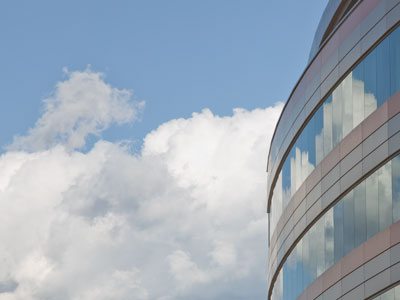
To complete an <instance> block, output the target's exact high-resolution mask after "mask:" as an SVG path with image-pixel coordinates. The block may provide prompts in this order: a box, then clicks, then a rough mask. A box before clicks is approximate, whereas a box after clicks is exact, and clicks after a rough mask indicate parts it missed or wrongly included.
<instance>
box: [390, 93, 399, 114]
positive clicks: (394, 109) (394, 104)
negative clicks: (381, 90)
mask: <svg viewBox="0 0 400 300" xmlns="http://www.w3.org/2000/svg"><path fill="white" fill-rule="evenodd" d="M398 113H400V91H399V92H397V93H396V94H394V95H393V96H392V97H391V98H390V99H389V101H388V114H389V119H390V118H392V117H394V116H395V115H397V114H398Z"/></svg>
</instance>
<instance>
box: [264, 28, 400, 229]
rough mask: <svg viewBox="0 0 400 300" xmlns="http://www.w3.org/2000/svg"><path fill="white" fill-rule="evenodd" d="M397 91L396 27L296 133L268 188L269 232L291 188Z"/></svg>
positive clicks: (399, 43) (399, 50) (399, 33)
mask: <svg viewBox="0 0 400 300" xmlns="http://www.w3.org/2000/svg"><path fill="white" fill-rule="evenodd" d="M399 90H400V28H397V29H396V30H394V31H393V32H392V33H391V34H390V35H389V36H387V37H386V38H385V39H384V40H383V41H382V42H381V43H380V44H379V45H378V46H377V47H375V49H374V50H373V51H372V52H371V53H370V54H369V55H368V56H366V57H365V58H364V59H363V60H362V61H361V62H360V63H359V64H358V65H357V66H356V67H355V68H354V69H353V70H352V71H351V72H350V73H349V74H348V75H347V76H346V77H345V78H344V79H343V80H342V82H341V83H340V84H339V86H337V87H336V88H335V90H334V91H333V92H332V93H331V94H330V95H329V96H328V97H327V98H326V99H325V101H324V102H323V103H322V105H321V106H320V107H319V109H318V110H317V111H316V112H315V113H314V115H313V116H312V118H311V119H310V121H309V122H308V123H307V125H306V126H305V128H304V129H303V131H302V132H301V134H300V135H299V137H298V138H297V140H296V142H295V144H294V145H293V147H292V148H291V150H290V152H289V154H288V156H287V157H286V159H285V162H284V163H283V166H282V169H281V170H280V173H279V175H278V179H277V182H276V185H275V188H274V191H273V196H272V206H271V213H270V214H269V217H270V232H271V233H273V232H274V230H275V227H276V224H277V222H278V220H279V218H280V216H281V215H282V212H283V210H284V209H285V207H286V206H287V204H288V202H289V201H290V199H291V198H292V196H293V195H294V193H295V192H296V191H297V190H298V188H299V187H300V186H301V184H302V183H303V182H304V180H305V179H306V178H307V177H308V175H310V173H311V172H312V171H313V170H314V168H315V167H316V166H317V165H318V164H319V163H320V162H321V161H322V159H323V158H324V157H326V155H327V154H328V153H329V152H331V151H332V149H333V148H335V147H336V146H337V145H338V144H339V143H340V141H341V140H342V139H343V138H344V137H346V136H347V135H348V134H349V133H350V132H351V131H352V130H353V129H354V128H355V127H356V126H357V125H359V124H360V123H361V122H362V121H363V120H364V119H365V118H367V117H368V116H369V115H370V114H371V113H372V112H374V111H375V110H376V109H377V108H378V107H379V106H381V105H382V104H383V103H384V102H385V101H387V100H388V99H389V98H390V97H391V96H392V95H394V94H395V93H396V92H397V91H399ZM371 180H372V179H371ZM368 205H372V207H371V209H372V208H373V206H374V205H375V204H374V203H369V202H368ZM368 208H369V206H368V207H367V210H368ZM368 213H372V212H370V211H369V210H368ZM378 225H379V224H378ZM371 226H372V227H371V228H369V229H368V232H367V234H368V236H369V234H373V232H374V230H375V231H376V225H371Z"/></svg>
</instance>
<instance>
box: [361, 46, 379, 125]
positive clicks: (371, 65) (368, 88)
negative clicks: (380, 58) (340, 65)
mask: <svg viewBox="0 0 400 300" xmlns="http://www.w3.org/2000/svg"><path fill="white" fill-rule="evenodd" d="M364 92H365V95H364V118H366V117H368V116H369V115H370V114H371V113H372V112H374V111H375V110H376V108H377V107H378V102H377V100H376V51H372V52H371V53H370V54H369V55H368V56H367V57H366V58H365V59H364Z"/></svg>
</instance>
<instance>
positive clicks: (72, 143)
mask: <svg viewBox="0 0 400 300" xmlns="http://www.w3.org/2000/svg"><path fill="white" fill-rule="evenodd" d="M65 74H66V76H67V80H65V81H62V82H58V83H57V85H56V89H55V91H54V93H53V95H52V97H50V98H48V99H45V100H44V101H43V104H44V112H43V115H42V117H41V118H40V119H39V120H38V121H37V122H36V124H35V126H34V127H33V128H31V129H30V130H29V132H28V135H27V136H19V137H15V138H14V142H13V143H12V144H11V145H10V146H9V147H8V148H9V149H11V150H13V149H22V150H28V151H37V150H43V149H48V148H49V147H52V146H55V145H56V144H63V145H65V146H66V147H69V148H71V149H76V148H82V147H83V146H84V145H85V139H86V137H87V136H88V135H89V134H93V135H96V136H99V135H100V133H101V132H102V131H104V130H105V129H107V128H108V127H109V126H110V124H112V123H117V124H119V125H121V124H124V123H129V122H132V121H134V120H135V119H136V118H137V115H138V113H140V111H141V109H142V108H143V106H144V102H137V103H135V102H130V101H129V100H130V98H131V92H130V91H128V90H120V89H117V88H113V87H111V86H110V85H109V84H107V83H105V82H104V80H103V77H104V76H103V74H102V73H96V72H93V71H91V70H90V69H89V68H88V69H86V70H85V71H76V72H69V71H68V70H66V69H65Z"/></svg>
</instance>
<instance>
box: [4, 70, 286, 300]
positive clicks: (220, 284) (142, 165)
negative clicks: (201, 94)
mask: <svg viewBox="0 0 400 300" xmlns="http://www.w3.org/2000/svg"><path fill="white" fill-rule="evenodd" d="M44 103H45V104H44V107H45V109H44V112H43V115H42V117H41V118H40V119H39V120H38V121H37V123H36V125H35V127H34V128H32V129H30V130H29V131H28V133H27V135H25V136H22V137H17V138H16V139H15V140H14V143H13V145H12V147H10V150H8V152H6V153H4V154H3V155H1V156H0V214H1V216H0V240H1V241H2V243H0V261H1V268H0V300H3V299H7V300H14V299H15V300H17V299H24V300H25V299H28V300H29V299H32V300H36V299H38V300H39V299H40V300H41V299H60V300H63V299H85V300H86V299H96V300H102V299H104V300H106V299H117V300H118V299H159V300H167V299H264V298H265V296H266V286H265V282H266V263H267V262H266V254H267V220H266V213H265V208H266V203H265V201H266V173H265V162H266V155H267V151H268V147H269V144H268V143H269V141H270V139H271V136H272V133H273V128H274V126H275V123H276V121H277V119H278V116H279V114H280V111H281V109H282V105H281V104H278V105H276V106H275V107H269V108H265V109H255V110H252V111H248V110H244V109H235V110H234V112H233V115H232V116H228V117H219V116H217V115H214V114H213V113H212V112H211V111H210V110H207V109H205V110H203V111H202V112H200V113H194V114H193V115H192V117H190V118H187V119H177V120H171V121H169V122H167V123H164V124H162V125H161V126H160V127H159V128H158V129H156V130H154V131H153V132H151V133H149V134H148V135H147V136H146V138H145V139H144V142H143V148H142V150H141V152H140V153H132V152H130V150H129V147H127V146H126V145H125V144H119V143H111V142H108V141H104V140H101V139H100V140H99V141H98V142H97V143H96V144H95V145H94V146H93V147H92V148H91V149H89V150H88V151H87V152H85V153H82V152H80V151H78V149H79V148H81V147H83V146H84V145H85V137H86V136H87V135H88V134H95V135H99V136H100V134H101V132H102V131H103V130H105V129H106V128H107V127H109V126H110V124H111V123H113V122H115V123H118V124H122V123H125V122H131V121H133V120H135V118H136V116H137V113H138V111H139V110H140V106H141V105H139V104H134V103H133V102H132V101H131V100H130V93H129V92H127V91H125V90H118V89H116V88H114V87H112V86H110V85H109V84H107V83H105V82H104V77H103V76H102V74H100V73H94V72H92V71H90V70H85V71H83V72H71V73H68V78H67V79H66V80H65V81H63V82H60V83H58V84H57V87H56V91H55V93H54V96H53V97H51V98H49V99H46V100H45V102H44ZM53 126H54V128H53Z"/></svg>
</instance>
